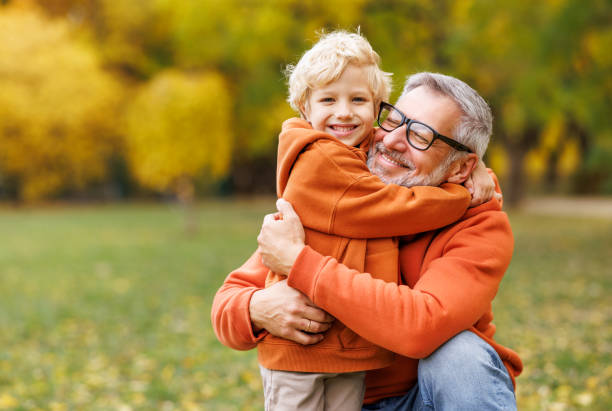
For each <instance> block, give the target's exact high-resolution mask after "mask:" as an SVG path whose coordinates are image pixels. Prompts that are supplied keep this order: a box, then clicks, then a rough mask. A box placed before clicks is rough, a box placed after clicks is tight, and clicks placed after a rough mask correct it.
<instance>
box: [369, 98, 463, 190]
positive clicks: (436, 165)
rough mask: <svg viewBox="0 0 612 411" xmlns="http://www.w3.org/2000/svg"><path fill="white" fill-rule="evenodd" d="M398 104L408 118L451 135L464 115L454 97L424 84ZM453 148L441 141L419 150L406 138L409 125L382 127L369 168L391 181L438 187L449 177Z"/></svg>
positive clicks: (371, 153) (372, 149)
mask: <svg viewBox="0 0 612 411" xmlns="http://www.w3.org/2000/svg"><path fill="white" fill-rule="evenodd" d="M395 107H397V109H399V110H400V111H402V112H403V113H404V114H405V115H406V116H407V117H408V118H410V119H412V120H418V121H420V122H423V123H425V124H427V125H429V126H430V127H432V128H434V129H435V130H436V131H438V133H440V134H443V135H446V136H449V137H451V136H452V135H453V130H454V128H455V125H456V124H457V122H458V121H459V119H460V117H461V110H460V109H459V107H458V106H457V104H456V103H455V102H454V101H453V100H451V99H450V98H449V97H446V96H442V95H439V94H436V93H435V92H433V91H431V90H429V89H428V88H426V87H423V86H421V87H417V88H415V89H414V90H412V91H410V92H409V93H406V94H405V95H404V96H403V97H402V98H400V99H399V100H398V101H397V103H396V104H395ZM451 150H453V149H452V148H451V147H450V146H449V145H448V144H445V143H444V142H442V141H440V140H436V141H435V142H434V143H433V145H432V146H431V147H430V148H429V149H427V150H425V151H420V150H417V149H416V148H414V147H412V146H411V145H410V144H408V141H407V140H406V124H404V125H403V126H402V127H399V128H397V129H395V130H393V131H391V132H386V131H384V130H382V129H378V130H377V131H376V133H375V134H374V141H373V143H372V147H371V149H370V153H369V155H368V167H369V169H370V171H372V173H374V174H375V175H377V176H378V177H380V179H381V180H382V181H383V182H385V183H387V184H389V183H394V184H399V185H403V186H407V187H412V186H415V185H432V186H437V185H440V184H441V183H442V182H444V181H446V178H447V177H448V176H447V175H446V173H447V170H448V166H449V164H447V161H445V160H446V159H447V156H448V154H449V153H450V151H451Z"/></svg>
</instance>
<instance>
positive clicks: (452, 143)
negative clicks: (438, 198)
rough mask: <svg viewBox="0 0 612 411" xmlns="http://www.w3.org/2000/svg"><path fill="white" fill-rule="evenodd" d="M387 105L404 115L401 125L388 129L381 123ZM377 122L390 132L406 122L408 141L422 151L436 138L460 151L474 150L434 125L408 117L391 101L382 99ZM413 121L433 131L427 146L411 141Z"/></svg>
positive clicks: (469, 151) (470, 151)
mask: <svg viewBox="0 0 612 411" xmlns="http://www.w3.org/2000/svg"><path fill="white" fill-rule="evenodd" d="M385 107H389V108H391V109H393V110H395V111H397V112H398V113H399V114H400V115H401V116H402V120H401V121H400V123H399V125H398V126H397V127H395V128H394V129H393V130H387V129H386V128H384V127H383V125H382V124H381V123H380V114H381V113H382V111H383V108H385ZM376 122H377V123H378V126H379V127H380V128H382V129H383V130H385V131H386V132H387V133H390V132H392V131H394V130H397V129H398V128H400V127H401V126H403V125H404V124H406V141H408V144H410V145H411V146H412V147H413V148H415V149H417V150H420V151H425V150H428V149H429V148H430V147H431V146H432V145H433V143H434V141H436V140H441V141H443V142H445V143H446V144H448V145H449V146H451V147H452V148H454V149H455V150H459V151H467V152H468V153H473V152H474V151H472V149H471V148H469V147H468V146H466V145H464V144H461V143H460V142H458V141H457V140H453V139H452V138H450V137H446V136H444V135H442V134H440V133H438V132H437V131H436V130H435V129H434V128H433V127H430V126H428V125H427V124H425V123H423V122H421V121H418V120H413V119H410V118H408V117H407V116H406V115H405V114H404V113H402V112H401V111H400V110H399V109H398V108H396V107H395V106H394V105H393V104H389V103H385V102H384V101H381V103H380V107H379V109H378V116H377V118H376ZM413 123H416V124H420V125H422V126H425V127H427V128H428V129H430V130H431V131H432V132H433V135H434V137H433V138H432V139H431V141H430V142H429V144H428V145H427V147H425V148H420V147H416V146H415V145H414V144H413V143H412V142H411V141H410V136H409V132H410V131H409V130H410V125H412V124H413Z"/></svg>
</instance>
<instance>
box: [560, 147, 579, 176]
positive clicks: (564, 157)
mask: <svg viewBox="0 0 612 411" xmlns="http://www.w3.org/2000/svg"><path fill="white" fill-rule="evenodd" d="M580 159H581V157H580V148H579V147H578V142H577V141H576V140H570V141H568V143H567V144H566V145H565V147H564V148H563V151H562V152H561V157H560V159H559V174H561V175H562V176H568V175H570V174H571V173H573V172H574V171H576V169H577V168H578V166H579V165H580Z"/></svg>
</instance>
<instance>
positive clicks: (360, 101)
mask: <svg viewBox="0 0 612 411" xmlns="http://www.w3.org/2000/svg"><path fill="white" fill-rule="evenodd" d="M353 101H355V102H357V103H365V102H367V101H368V99H367V98H365V97H354V98H353Z"/></svg>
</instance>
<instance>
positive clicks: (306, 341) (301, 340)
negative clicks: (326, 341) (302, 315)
mask: <svg viewBox="0 0 612 411" xmlns="http://www.w3.org/2000/svg"><path fill="white" fill-rule="evenodd" d="M285 338H286V339H288V340H291V341H294V342H296V343H298V344H302V345H312V344H316V343H318V342H320V341H321V340H322V339H323V338H325V336H324V335H323V334H308V333H305V332H302V331H297V330H296V331H295V333H292V334H291V335H290V336H287V337H285Z"/></svg>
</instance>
